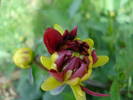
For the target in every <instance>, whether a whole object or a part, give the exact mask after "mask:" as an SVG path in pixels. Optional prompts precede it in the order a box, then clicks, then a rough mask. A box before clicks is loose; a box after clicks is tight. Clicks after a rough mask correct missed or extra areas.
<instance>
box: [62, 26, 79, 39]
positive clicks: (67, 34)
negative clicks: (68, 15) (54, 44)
mask: <svg viewBox="0 0 133 100" xmlns="http://www.w3.org/2000/svg"><path fill="white" fill-rule="evenodd" d="M77 28H78V27H77V26H76V27H74V28H73V30H72V31H71V32H69V31H68V30H65V32H64V35H63V39H64V40H73V39H74V38H75V37H76V35H77Z"/></svg>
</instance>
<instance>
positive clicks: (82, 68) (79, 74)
mask: <svg viewBox="0 0 133 100" xmlns="http://www.w3.org/2000/svg"><path fill="white" fill-rule="evenodd" d="M86 72H87V65H86V64H81V66H80V68H79V69H78V70H77V71H76V72H75V73H74V74H73V75H72V77H71V79H72V78H75V77H80V78H81V77H82V76H83V75H84V74H85V73H86Z"/></svg>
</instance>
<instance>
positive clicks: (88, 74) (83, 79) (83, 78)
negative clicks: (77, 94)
mask: <svg viewBox="0 0 133 100" xmlns="http://www.w3.org/2000/svg"><path fill="white" fill-rule="evenodd" d="M91 73H92V69H89V71H88V73H86V74H85V75H84V76H83V77H82V78H81V82H83V81H85V80H87V79H88V78H89V77H90V75H91Z"/></svg>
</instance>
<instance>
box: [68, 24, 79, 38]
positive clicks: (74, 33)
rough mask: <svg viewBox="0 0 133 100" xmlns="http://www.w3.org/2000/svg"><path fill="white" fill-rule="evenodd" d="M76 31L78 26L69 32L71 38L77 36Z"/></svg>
mask: <svg viewBox="0 0 133 100" xmlns="http://www.w3.org/2000/svg"><path fill="white" fill-rule="evenodd" d="M77 29H78V26H75V27H74V28H73V30H72V31H71V32H70V34H71V36H72V37H73V38H75V36H76V35H77Z"/></svg>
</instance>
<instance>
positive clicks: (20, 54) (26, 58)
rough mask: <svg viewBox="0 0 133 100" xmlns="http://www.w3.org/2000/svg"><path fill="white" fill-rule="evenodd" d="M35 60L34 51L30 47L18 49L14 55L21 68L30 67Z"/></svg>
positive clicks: (15, 61) (14, 59)
mask: <svg viewBox="0 0 133 100" xmlns="http://www.w3.org/2000/svg"><path fill="white" fill-rule="evenodd" d="M32 60H33V51H32V50H31V49H30V48H20V49H18V50H17V51H16V52H15V54H14V56H13V61H14V63H15V64H16V65H17V66H18V67H20V68H29V67H30V64H31V62H32Z"/></svg>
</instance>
